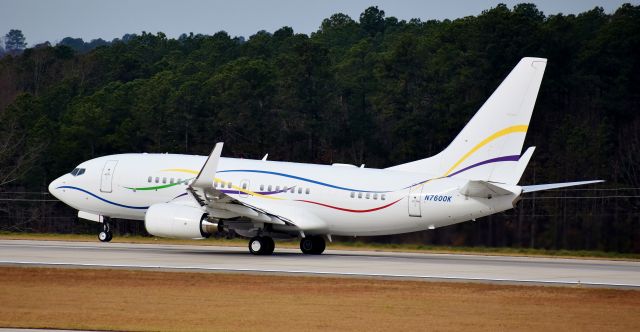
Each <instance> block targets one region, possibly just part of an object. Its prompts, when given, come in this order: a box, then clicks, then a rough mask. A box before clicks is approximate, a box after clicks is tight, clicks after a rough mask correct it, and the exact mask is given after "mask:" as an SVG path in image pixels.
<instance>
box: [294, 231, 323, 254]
mask: <svg viewBox="0 0 640 332" xmlns="http://www.w3.org/2000/svg"><path fill="white" fill-rule="evenodd" d="M326 246H327V245H326V243H325V241H324V238H323V237H322V236H317V235H316V236H307V237H305V238H302V240H300V250H302V253H303V254H308V255H320V254H322V252H324V249H325V248H326Z"/></svg>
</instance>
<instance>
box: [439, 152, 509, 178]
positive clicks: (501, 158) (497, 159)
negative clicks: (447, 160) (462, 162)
mask: <svg viewBox="0 0 640 332" xmlns="http://www.w3.org/2000/svg"><path fill="white" fill-rule="evenodd" d="M518 160H520V155H517V154H515V155H512V156H503V157H498V158H493V159H488V160H485V161H481V162H479V163H477V164H473V165H471V166H467V167H465V168H463V169H461V170H459V171H457V172H455V173H451V174H449V175H447V177H452V176H454V175H456V174H460V173H462V172H464V171H466V170H469V169H472V168H475V167H478V166H482V165H485V164H490V163H497V162H501V161H518Z"/></svg>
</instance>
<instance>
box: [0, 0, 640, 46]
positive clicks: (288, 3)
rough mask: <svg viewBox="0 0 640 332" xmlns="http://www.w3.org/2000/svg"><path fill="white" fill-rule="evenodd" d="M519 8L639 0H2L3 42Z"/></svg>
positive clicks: (577, 9)
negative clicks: (376, 13) (17, 35)
mask: <svg viewBox="0 0 640 332" xmlns="http://www.w3.org/2000/svg"><path fill="white" fill-rule="evenodd" d="M520 2H533V3H535V4H536V5H537V6H538V9H540V10H541V11H542V12H544V14H545V15H551V14H558V13H564V14H577V13H581V12H584V11H587V10H590V9H592V8H594V7H596V6H600V7H603V8H604V10H605V12H607V13H612V12H614V11H615V10H616V8H618V7H619V6H620V5H621V4H623V3H626V2H629V3H632V4H634V5H638V4H639V3H640V0H626V1H617V0H541V1H533V0H521V1H508V0H501V1H500V0H498V1H491V0H467V1H463V0H447V1H433V0H324V1H323V0H270V1H267V0H226V1H219V0H208V1H207V0H174V1H166V0H0V36H4V35H5V34H6V33H7V32H9V30H10V29H20V30H22V32H23V33H24V35H25V37H26V39H27V43H28V45H29V46H33V45H35V44H38V43H41V42H44V41H49V42H52V43H56V42H58V41H60V40H61V39H62V38H64V37H74V38H78V37H80V38H82V39H84V40H85V41H90V40H91V39H96V38H102V39H105V40H112V39H113V38H119V37H122V36H123V35H124V34H126V33H141V32H142V31H146V32H152V33H156V32H160V31H161V32H164V33H165V34H167V36H169V37H171V38H176V37H178V36H179V35H180V34H182V33H189V32H193V33H202V34H208V35H211V34H214V33H216V32H218V31H220V30H224V31H227V33H229V34H230V35H231V36H244V37H249V36H251V35H253V34H255V33H256V32H257V31H259V30H266V31H269V32H273V31H275V30H277V29H279V28H281V27H283V26H290V27H292V28H293V30H294V31H295V32H297V33H306V34H309V33H311V32H314V31H316V30H317V29H318V27H319V26H320V23H321V22H322V20H323V19H324V18H327V17H329V16H331V15H332V14H335V13H338V12H340V13H344V14H347V15H349V16H351V18H353V19H354V20H357V19H358V17H359V16H360V13H362V12H363V11H364V9H366V8H367V7H369V6H378V8H379V9H382V10H384V11H385V13H386V16H387V17H388V16H395V17H397V18H398V19H399V20H403V19H404V20H410V19H411V18H419V19H421V20H423V21H426V20H431V19H437V20H443V19H456V18H460V17H465V16H469V15H478V14H480V13H481V12H482V11H483V10H485V9H489V8H491V7H495V6H496V5H497V4H498V3H505V4H507V6H509V7H510V8H512V7H513V6H514V5H515V4H517V3H520Z"/></svg>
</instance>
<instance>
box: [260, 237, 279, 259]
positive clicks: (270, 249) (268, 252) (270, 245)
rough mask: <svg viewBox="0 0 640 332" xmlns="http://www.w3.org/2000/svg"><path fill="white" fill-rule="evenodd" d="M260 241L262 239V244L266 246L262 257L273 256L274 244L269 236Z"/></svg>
mask: <svg viewBox="0 0 640 332" xmlns="http://www.w3.org/2000/svg"><path fill="white" fill-rule="evenodd" d="M262 239H264V242H265V244H266V245H267V247H266V248H265V251H264V253H263V255H271V254H273V251H274V250H275V249H276V243H275V242H274V241H273V239H272V238H271V237H269V236H263V237H262Z"/></svg>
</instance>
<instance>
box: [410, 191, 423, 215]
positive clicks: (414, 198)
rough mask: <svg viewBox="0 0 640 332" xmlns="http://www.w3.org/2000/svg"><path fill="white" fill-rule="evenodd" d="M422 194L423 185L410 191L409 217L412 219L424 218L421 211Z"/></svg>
mask: <svg viewBox="0 0 640 332" xmlns="http://www.w3.org/2000/svg"><path fill="white" fill-rule="evenodd" d="M421 194H422V185H419V186H413V187H411V189H409V216H410V217H422V211H421V210H420V203H422V199H421V198H420V197H421Z"/></svg>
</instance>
